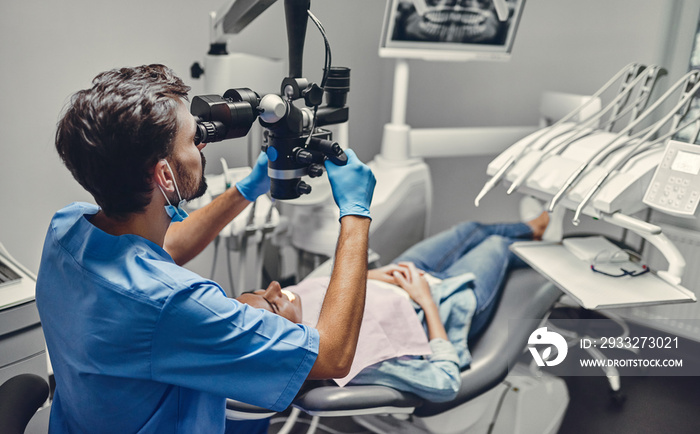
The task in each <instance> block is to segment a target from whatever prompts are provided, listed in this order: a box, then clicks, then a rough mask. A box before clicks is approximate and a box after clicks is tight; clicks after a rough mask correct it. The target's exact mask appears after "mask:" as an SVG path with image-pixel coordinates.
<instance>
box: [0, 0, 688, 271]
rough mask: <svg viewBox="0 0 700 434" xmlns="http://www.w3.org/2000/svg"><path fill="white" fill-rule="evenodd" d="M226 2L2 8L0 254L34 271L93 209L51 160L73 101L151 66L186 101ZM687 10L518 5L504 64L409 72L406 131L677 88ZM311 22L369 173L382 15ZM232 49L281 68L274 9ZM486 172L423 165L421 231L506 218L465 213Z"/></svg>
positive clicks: (84, 0)
mask: <svg viewBox="0 0 700 434" xmlns="http://www.w3.org/2000/svg"><path fill="white" fill-rule="evenodd" d="M223 3H224V1H221V0H200V1H196V2H195V1H185V0H167V1H166V0H151V1H148V2H144V1H137V0H121V1H118V2H116V1H98V0H56V1H31V0H25V1H21V2H20V1H9V2H8V1H5V2H2V5H1V6H0V53H1V54H2V62H1V63H0V95H1V96H2V104H0V137H2V144H0V147H1V148H0V149H1V152H0V187H1V188H0V204H2V205H0V242H2V243H4V244H5V246H6V247H7V248H8V249H9V250H10V251H11V252H12V253H13V254H14V255H15V256H16V257H17V259H19V260H20V261H21V262H22V263H24V264H25V265H27V266H28V267H29V268H30V269H32V270H36V269H37V267H38V263H39V257H40V253H41V245H42V241H43V237H44V233H45V230H46V226H47V224H48V221H49V219H50V218H51V216H52V214H53V213H54V212H55V210H57V209H58V208H60V207H62V206H64V205H66V204H68V203H69V202H72V201H75V200H88V201H89V200H90V199H91V198H90V197H89V196H88V195H87V194H86V193H85V192H83V191H82V189H81V188H80V187H79V186H78V185H77V183H76V182H75V181H73V179H72V178H71V176H70V174H69V173H68V171H67V170H66V169H65V168H64V167H63V166H62V165H61V163H60V161H59V159H58V158H57V156H56V155H55V151H54V149H53V134H54V129H55V124H56V121H57V119H58V116H59V113H60V112H61V109H62V107H63V106H64V104H65V103H66V102H67V100H68V97H69V95H70V94H72V93H73V92H75V91H76V90H79V89H82V88H85V87H87V86H88V85H89V82H90V80H91V78H92V77H93V76H94V75H95V74H96V73H98V72H100V71H103V70H106V69H110V68H113V67H118V66H123V65H136V64H142V63H152V62H160V63H164V64H167V65H169V66H171V67H173V68H174V69H175V71H176V72H177V73H178V75H180V76H181V77H183V78H184V79H186V81H187V82H188V84H190V85H191V86H192V87H193V93H198V92H201V89H202V84H201V82H199V81H195V80H192V79H191V78H189V66H190V65H191V63H192V62H193V61H195V60H199V61H201V60H202V57H203V55H204V53H205V52H206V50H207V47H208V12H209V11H210V10H216V9H218V8H219V7H220V6H221V5H222V4H223ZM693 3H697V2H691V1H689V0H686V1H683V0H676V1H671V0H668V1H658V0H614V1H611V0H586V1H580V0H528V2H527V5H526V8H525V11H524V14H523V18H522V22H521V26H520V28H519V32H518V37H517V39H516V42H515V47H514V55H513V57H512V59H511V61H509V62H506V63H480V62H470V63H457V64H451V63H426V62H422V61H411V62H410V67H411V76H410V77H411V78H410V93H409V99H408V102H409V109H408V114H407V119H408V122H409V124H411V125H413V126H415V127H432V126H435V127H456V126H497V125H534V124H536V123H537V107H538V100H539V95H540V94H541V92H542V91H544V90H557V91H566V92H578V93H590V92H593V91H594V90H596V89H597V88H598V87H600V85H602V84H603V83H604V82H605V81H607V79H608V78H609V77H610V76H612V74H614V73H615V72H617V71H618V70H619V69H620V68H622V67H623V66H624V65H625V64H627V63H629V62H632V61H640V62H651V63H662V64H664V63H665V62H669V63H670V64H673V65H669V63H665V64H667V65H669V66H672V68H671V69H672V74H676V76H677V75H680V73H682V72H683V71H684V70H685V68H686V67H687V66H686V65H687V55H688V52H689V50H690V44H691V42H692V37H693V36H692V34H693V31H694V29H695V25H696V23H697V16H698V5H696V4H693ZM312 9H313V11H314V13H315V14H316V15H317V16H318V17H319V19H320V20H321V21H322V22H323V24H324V26H325V28H326V30H327V32H328V35H329V38H330V42H331V46H332V48H333V55H334V57H333V60H334V62H333V63H334V64H335V65H344V66H349V67H350V68H352V90H351V92H350V97H349V104H350V106H351V116H352V120H351V125H350V140H351V143H352V146H353V147H354V148H355V149H356V150H357V153H358V155H359V156H360V158H361V159H363V160H365V161H367V160H369V159H371V158H372V156H373V155H374V154H376V153H377V152H378V151H379V146H380V143H379V142H380V138H381V131H382V125H383V124H384V123H386V122H387V121H388V120H389V117H390V97H391V85H392V76H393V71H392V69H393V61H391V60H388V59H379V58H378V56H377V45H378V40H379V33H380V30H381V22H382V15H383V12H384V2H382V1H378V0H345V1H343V0H315V1H314V2H312ZM688 17H690V18H688ZM229 46H230V48H231V49H232V50H240V51H245V52H251V53H260V54H263V55H266V56H270V57H278V58H286V39H285V29H284V18H283V8H282V2H278V3H277V4H275V5H273V6H272V7H271V8H270V9H269V10H268V11H267V12H266V13H265V14H264V15H262V16H261V17H260V18H259V19H258V20H256V21H255V22H254V23H253V24H251V26H250V27H249V28H248V29H246V30H245V31H244V32H243V33H242V34H241V35H238V36H236V37H234V38H233V39H232V41H231V43H230V45H229ZM306 54H307V55H306V58H305V75H307V76H308V77H309V78H311V79H316V80H319V79H320V75H321V69H320V68H321V67H322V64H323V44H322V42H321V39H320V37H319V36H318V35H317V33H316V32H315V30H314V29H313V28H311V27H310V29H309V36H308V38H307V46H306ZM679 59H680V60H679ZM683 59H686V60H683ZM243 85H244V84H243ZM222 146H223V145H222ZM484 146H485V147H487V146H488V144H485V145H484ZM215 148H216V147H215V146H214V145H212V146H210V147H208V150H207V151H205V152H210V153H211V155H210V156H209V157H210V161H211V160H212V157H213V159H216V157H217V156H218V155H219V154H226V156H227V158H229V159H230V162H232V163H233V164H243V163H244V161H245V159H244V157H243V155H244V151H243V147H242V146H241V145H233V146H229V147H228V148H227V149H224V148H218V149H215ZM485 153H486V154H488V151H485ZM490 159H491V157H490V156H484V157H476V158H456V159H440V160H438V159H435V160H431V161H429V164H430V166H431V168H432V170H433V174H434V185H435V204H436V207H435V208H436V212H435V214H434V216H433V221H432V226H431V232H435V231H438V230H440V229H442V228H445V227H447V226H449V225H451V224H453V223H454V222H457V221H459V220H462V219H467V218H468V219H479V220H486V221H493V220H504V219H512V218H516V207H517V200H516V199H515V198H506V196H505V195H504V194H503V192H502V190H498V191H496V192H493V193H491V194H490V195H489V196H487V198H486V200H485V201H484V203H483V205H482V207H481V208H478V209H476V208H474V207H473V205H472V202H473V198H474V196H475V195H476V193H477V192H478V190H479V189H480V187H481V185H482V184H483V182H484V181H485V179H486V178H485V174H484V172H485V165H486V164H487V163H488V161H490ZM211 166H214V165H213V164H212V165H211ZM211 170H212V171H216V169H214V168H212V169H211Z"/></svg>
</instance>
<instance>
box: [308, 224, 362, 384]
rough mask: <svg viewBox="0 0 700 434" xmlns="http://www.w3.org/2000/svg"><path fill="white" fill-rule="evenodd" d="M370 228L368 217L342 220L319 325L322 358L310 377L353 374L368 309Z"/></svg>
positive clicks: (315, 364)
mask: <svg viewBox="0 0 700 434" xmlns="http://www.w3.org/2000/svg"><path fill="white" fill-rule="evenodd" d="M369 226H370V219H369V218H366V217H359V216H354V215H348V216H345V217H343V218H342V219H341V220H340V236H339V237H338V245H337V247H336V253H335V263H334V267H333V273H332V275H331V280H330V283H329V285H328V290H327V291H326V297H325V299H324V300H323V306H322V308H321V314H320V316H319V320H318V323H317V325H316V328H317V329H318V332H319V335H320V342H319V350H318V357H317V359H316V362H315V363H314V366H313V368H312V369H311V372H310V373H309V378H341V377H344V376H346V375H347V374H348V372H349V371H350V366H351V365H352V361H353V358H354V357H355V349H356V348H357V339H358V337H359V334H360V325H361V324H362V315H363V313H364V308H365V293H366V288H367V248H368V243H369V241H368V237H369Z"/></svg>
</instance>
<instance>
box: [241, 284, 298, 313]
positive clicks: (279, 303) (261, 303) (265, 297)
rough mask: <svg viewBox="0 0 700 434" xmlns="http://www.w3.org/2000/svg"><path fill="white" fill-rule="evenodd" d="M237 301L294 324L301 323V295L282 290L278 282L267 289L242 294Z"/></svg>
mask: <svg viewBox="0 0 700 434" xmlns="http://www.w3.org/2000/svg"><path fill="white" fill-rule="evenodd" d="M236 299H237V300H238V301H240V302H241V303H244V304H248V305H251V306H253V307H257V308H260V309H265V310H267V311H270V312H272V313H276V314H277V315H279V316H281V317H283V318H286V319H288V320H289V321H292V322H294V323H300V322H301V299H300V298H299V295H298V294H295V293H293V292H291V291H287V290H286V289H282V287H281V286H280V284H279V283H278V282H272V283H270V286H268V287H267V289H260V290H257V291H254V292H252V293H250V292H248V293H245V294H241V295H240V296H239V297H238V298H236Z"/></svg>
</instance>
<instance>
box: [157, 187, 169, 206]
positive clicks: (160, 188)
mask: <svg viewBox="0 0 700 434" xmlns="http://www.w3.org/2000/svg"><path fill="white" fill-rule="evenodd" d="M158 189H159V190H160V192H161V193H163V197H164V198H165V200H166V201H168V205H171V206H172V203H170V199H168V196H166V195H165V192H164V191H163V187H161V186H160V185H159V186H158Z"/></svg>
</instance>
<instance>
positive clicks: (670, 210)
mask: <svg viewBox="0 0 700 434" xmlns="http://www.w3.org/2000/svg"><path fill="white" fill-rule="evenodd" d="M698 201H700V146H698V145H692V144H689V143H684V142H679V141H676V140H669V142H668V144H667V145H666V150H665V151H664V155H663V157H662V160H661V163H659V166H658V167H657V168H656V172H655V173H654V177H653V178H652V180H651V183H650V184H649V187H648V188H647V191H646V193H645V194H644V203H645V204H647V205H649V206H650V207H652V208H655V209H657V210H659V211H662V212H665V213H667V214H671V215H675V216H679V217H693V216H694V215H695V211H696V210H697V208H698Z"/></svg>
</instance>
